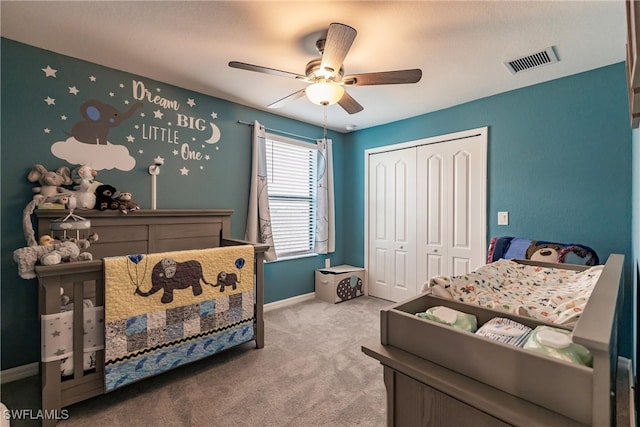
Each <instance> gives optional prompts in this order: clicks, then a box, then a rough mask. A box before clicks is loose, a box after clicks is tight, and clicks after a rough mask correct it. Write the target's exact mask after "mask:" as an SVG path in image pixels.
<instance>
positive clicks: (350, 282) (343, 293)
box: [336, 275, 364, 301]
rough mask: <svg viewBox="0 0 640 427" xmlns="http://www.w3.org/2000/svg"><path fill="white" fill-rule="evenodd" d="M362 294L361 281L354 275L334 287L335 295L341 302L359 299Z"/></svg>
mask: <svg viewBox="0 0 640 427" xmlns="http://www.w3.org/2000/svg"><path fill="white" fill-rule="evenodd" d="M363 292H364V291H363V289H362V279H361V278H359V277H358V276H356V275H353V276H351V277H347V278H344V279H342V280H341V281H340V283H338V286H337V287H336V294H337V295H338V298H340V300H341V301H346V300H350V299H352V298H355V297H359V296H360V295H362V294H363Z"/></svg>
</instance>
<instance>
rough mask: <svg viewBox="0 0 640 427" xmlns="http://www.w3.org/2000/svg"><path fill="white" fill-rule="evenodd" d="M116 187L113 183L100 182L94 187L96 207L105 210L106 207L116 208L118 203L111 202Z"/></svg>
mask: <svg viewBox="0 0 640 427" xmlns="http://www.w3.org/2000/svg"><path fill="white" fill-rule="evenodd" d="M114 194H116V188H115V187H114V186H113V185H109V184H102V185H98V187H97V188H96V209H98V210H101V211H106V210H107V209H118V204H117V203H115V204H114V203H113V201H114V200H113V195H114Z"/></svg>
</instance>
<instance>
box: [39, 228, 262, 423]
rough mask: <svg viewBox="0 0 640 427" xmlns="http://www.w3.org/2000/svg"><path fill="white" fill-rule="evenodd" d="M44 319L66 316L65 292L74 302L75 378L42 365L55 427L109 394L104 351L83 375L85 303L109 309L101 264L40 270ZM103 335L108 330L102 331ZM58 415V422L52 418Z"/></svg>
mask: <svg viewBox="0 0 640 427" xmlns="http://www.w3.org/2000/svg"><path fill="white" fill-rule="evenodd" d="M220 243H221V246H235V245H245V244H252V243H250V242H246V241H244V240H238V239H227V238H223V239H221V242H220ZM252 245H253V247H254V284H255V306H254V311H255V313H254V314H255V319H256V320H255V324H254V328H255V341H256V348H262V347H263V346H264V321H263V318H262V315H263V300H264V289H263V281H264V266H263V263H264V252H265V251H266V250H267V249H268V248H269V246H268V245H263V244H252ZM36 274H37V277H38V284H39V288H38V297H39V300H38V304H39V313H40V315H47V314H55V313H60V312H61V298H60V289H61V288H62V289H63V290H64V293H65V295H67V296H69V297H70V298H71V299H72V301H73V355H74V357H73V375H72V376H70V377H64V378H63V377H62V376H61V361H60V360H56V361H50V362H40V374H41V378H42V410H43V412H45V413H46V414H48V416H47V417H45V419H44V420H43V423H42V425H43V426H54V425H56V422H57V420H56V419H55V417H56V416H57V417H58V419H60V418H62V417H64V414H62V413H61V408H64V407H66V406H69V405H72V404H74V403H77V402H80V401H82V400H85V399H88V398H90V397H94V396H98V395H100V394H103V393H104V390H105V387H104V356H105V354H104V350H98V351H96V361H95V362H96V363H95V369H92V370H90V371H85V370H84V363H83V362H84V361H83V359H84V357H83V356H84V354H83V353H84V348H83V347H84V339H83V337H84V306H83V300H84V299H91V301H92V302H93V304H94V305H95V306H96V307H99V306H104V301H105V295H104V267H103V262H102V260H97V261H82V262H72V263H64V264H58V265H52V266H36ZM100 328H101V329H102V330H101V331H100V332H101V333H102V334H103V335H104V324H102V325H101V326H100ZM51 414H53V415H54V417H51V416H50V415H51Z"/></svg>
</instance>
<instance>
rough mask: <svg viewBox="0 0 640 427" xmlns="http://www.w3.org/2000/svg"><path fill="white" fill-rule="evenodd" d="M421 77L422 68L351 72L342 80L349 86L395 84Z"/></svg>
mask: <svg viewBox="0 0 640 427" xmlns="http://www.w3.org/2000/svg"><path fill="white" fill-rule="evenodd" d="M421 78H422V70H420V69H419V68H414V69H411V70H398V71H382V72H379V73H366V74H352V75H349V76H345V77H344V78H343V79H342V81H343V82H344V84H346V85H349V86H368V85H395V84H404V83H417V82H419V81H420V79H421Z"/></svg>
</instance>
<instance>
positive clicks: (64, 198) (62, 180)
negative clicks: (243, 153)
mask: <svg viewBox="0 0 640 427" xmlns="http://www.w3.org/2000/svg"><path fill="white" fill-rule="evenodd" d="M27 179H28V180H29V182H36V181H37V182H38V183H39V184H40V187H34V188H33V192H34V193H36V194H34V196H33V199H32V200H31V201H30V202H29V203H28V204H27V206H26V207H25V208H24V210H23V211H22V231H23V233H24V238H25V240H26V241H27V246H37V245H38V243H37V242H36V239H35V237H34V235H35V233H34V232H33V224H32V223H31V215H32V214H33V212H34V211H35V209H36V207H37V206H38V204H39V203H41V202H53V203H64V204H67V203H68V201H69V199H70V198H71V193H70V192H69V190H67V189H65V188H64V187H62V185H69V184H71V183H72V181H71V172H70V171H69V168H68V167H66V166H62V167H59V168H58V169H57V170H55V171H49V170H47V168H45V167H44V166H42V165H41V164H37V163H36V164H35V165H33V167H32V168H31V171H30V172H29V174H28V175H27Z"/></svg>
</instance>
